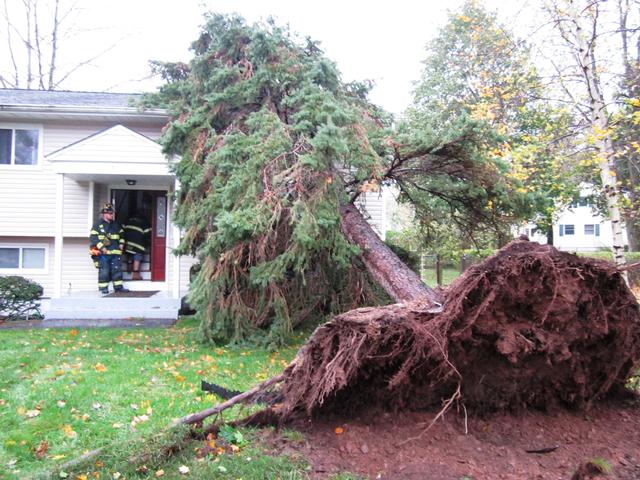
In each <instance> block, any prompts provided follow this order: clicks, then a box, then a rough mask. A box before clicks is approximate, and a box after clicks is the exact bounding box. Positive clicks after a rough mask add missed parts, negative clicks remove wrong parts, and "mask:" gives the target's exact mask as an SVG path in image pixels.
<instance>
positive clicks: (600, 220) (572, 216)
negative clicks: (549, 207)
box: [516, 190, 627, 252]
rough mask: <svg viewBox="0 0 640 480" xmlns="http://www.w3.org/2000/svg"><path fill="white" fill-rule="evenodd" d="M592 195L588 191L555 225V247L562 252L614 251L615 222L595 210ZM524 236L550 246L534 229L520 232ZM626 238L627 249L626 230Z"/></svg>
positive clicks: (564, 210)
mask: <svg viewBox="0 0 640 480" xmlns="http://www.w3.org/2000/svg"><path fill="white" fill-rule="evenodd" d="M590 194H591V193H590V191H589V190H584V191H583V192H582V196H581V197H580V199H579V200H578V201H577V202H575V203H573V204H572V205H569V206H568V207H567V208H565V209H563V210H562V211H560V212H559V213H558V215H557V218H556V221H555V222H554V224H553V245H554V247H556V248H557V249H558V250H564V251H569V252H589V251H596V250H610V249H611V247H612V233H611V221H609V220H606V219H605V218H604V217H602V215H600V214H599V213H598V212H597V211H596V210H595V208H594V207H593V205H592V204H591V200H590ZM521 234H525V235H527V236H528V237H529V239H530V240H533V241H536V242H538V243H543V244H544V243H547V237H546V236H545V235H544V234H542V233H541V232H539V231H537V230H536V229H535V226H534V225H531V224H529V225H527V226H525V227H522V228H519V229H518V230H517V233H516V236H517V235H521ZM623 235H624V241H625V245H627V233H626V230H624V229H623Z"/></svg>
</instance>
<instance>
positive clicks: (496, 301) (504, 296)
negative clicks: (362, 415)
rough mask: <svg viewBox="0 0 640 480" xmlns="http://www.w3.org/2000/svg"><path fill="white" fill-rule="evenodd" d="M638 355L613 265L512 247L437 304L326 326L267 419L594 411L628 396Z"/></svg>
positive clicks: (631, 302)
mask: <svg viewBox="0 0 640 480" xmlns="http://www.w3.org/2000/svg"><path fill="white" fill-rule="evenodd" d="M639 358H640V314H639V310H638V303H637V301H636V299H635V297H634V296H633V294H632V293H631V291H630V290H629V288H628V287H627V285H626V284H625V282H624V279H623V277H622V275H621V274H620V273H619V271H617V270H616V268H615V267H614V266H613V265H612V264H610V263H608V262H603V261H596V260H593V259H589V258H582V257H578V256H576V255H573V254H569V253H565V252H560V251H558V250H556V249H555V248H554V247H552V246H548V245H539V244H537V243H534V242H528V241H526V240H516V241H514V242H511V243H510V244H509V245H507V246H506V247H504V248H502V249H501V250H500V251H498V252H497V253H496V254H495V255H494V256H492V257H490V258H488V259H487V260H485V261H484V262H482V263H480V264H477V265H475V266H473V267H471V268H470V269H468V270H467V271H466V272H465V273H464V274H463V275H462V276H461V277H460V278H458V279H457V280H456V281H455V282H454V283H453V284H452V285H451V286H450V287H449V288H448V289H446V290H445V291H444V293H443V302H442V304H441V305H440V304H437V303H434V302H431V301H426V300H425V301H420V300H417V301H414V302H407V303H404V304H394V305H389V306H386V307H377V308H361V309H357V310H353V311H351V312H348V313H345V314H342V315H338V316H336V317H334V318H333V319H332V320H331V321H330V322H328V323H326V324H324V325H322V326H321V327H319V328H318V329H317V330H316V331H315V332H314V334H313V335H312V336H311V338H310V339H309V340H308V341H307V343H306V344H305V345H304V346H303V347H302V349H301V350H300V352H299V353H298V355H297V357H296V359H295V360H294V361H293V362H292V364H291V365H290V366H289V367H288V368H287V369H286V370H285V372H284V376H283V381H282V382H281V384H280V386H279V393H280V394H281V396H282V397H281V398H282V402H281V403H279V404H278V405H277V406H275V407H273V408H270V409H269V411H265V412H263V413H264V414H267V416H272V415H273V414H275V417H276V418H279V420H280V421H282V420H286V419H288V418H291V417H295V416H298V415H302V416H318V415H322V414H345V413H347V414H348V413H353V412H355V411H358V410H361V409H363V408H369V407H382V408H384V409H385V410H387V411H399V410H406V411H415V410H423V409H429V408H431V409H432V410H433V408H434V407H436V409H440V411H441V412H444V411H445V410H446V409H447V408H448V407H450V406H452V405H457V406H462V407H464V408H465V409H470V411H473V412H475V413H482V412H488V411H496V410H509V411H518V410H522V409H526V408H536V409H549V408H552V407H555V406H563V407H575V408H579V409H580V408H588V407H589V406H590V405H591V403H592V402H593V401H594V400H597V399H600V398H603V397H605V396H607V395H608V394H611V393H615V392H620V391H623V390H624V387H625V383H626V382H627V380H628V379H629V377H630V376H631V375H632V374H633V372H634V369H635V368H636V367H637V366H638V360H639ZM436 419H437V417H436Z"/></svg>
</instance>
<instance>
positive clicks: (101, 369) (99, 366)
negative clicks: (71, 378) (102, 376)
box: [93, 363, 107, 373]
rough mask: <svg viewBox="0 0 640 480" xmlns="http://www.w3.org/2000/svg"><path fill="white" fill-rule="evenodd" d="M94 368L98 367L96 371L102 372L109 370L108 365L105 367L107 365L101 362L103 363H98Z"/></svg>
mask: <svg viewBox="0 0 640 480" xmlns="http://www.w3.org/2000/svg"><path fill="white" fill-rule="evenodd" d="M93 368H95V369H96V372H100V373H102V372H106V371H107V367H105V366H104V365H103V364H101V363H96V366H95V367H93Z"/></svg>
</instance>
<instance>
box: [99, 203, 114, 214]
mask: <svg viewBox="0 0 640 480" xmlns="http://www.w3.org/2000/svg"><path fill="white" fill-rule="evenodd" d="M100 213H115V210H114V209H113V205H112V204H111V203H105V204H104V205H102V210H100Z"/></svg>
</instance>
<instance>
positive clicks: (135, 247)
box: [122, 212, 151, 280]
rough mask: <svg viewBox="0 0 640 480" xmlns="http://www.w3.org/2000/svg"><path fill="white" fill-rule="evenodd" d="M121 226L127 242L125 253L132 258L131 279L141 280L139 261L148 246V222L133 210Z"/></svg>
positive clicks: (149, 229)
mask: <svg viewBox="0 0 640 480" xmlns="http://www.w3.org/2000/svg"><path fill="white" fill-rule="evenodd" d="M122 226H123V228H124V235H125V239H126V244H127V253H128V254H129V255H131V257H132V258H133V274H132V277H131V279H132V280H142V277H141V276H140V262H141V261H142V257H143V256H144V253H145V252H146V250H147V247H148V246H149V237H150V235H151V228H150V227H149V222H148V221H147V219H146V218H145V217H144V216H143V215H142V214H141V213H140V212H135V213H134V214H133V215H132V216H131V217H129V220H127V222H126V223H125V224H124V225H122Z"/></svg>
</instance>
